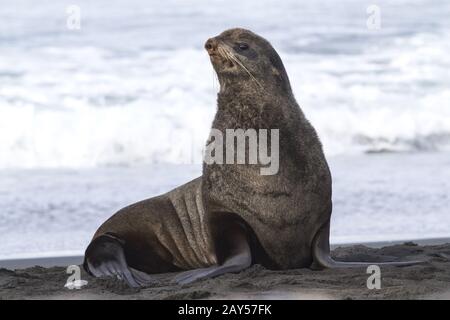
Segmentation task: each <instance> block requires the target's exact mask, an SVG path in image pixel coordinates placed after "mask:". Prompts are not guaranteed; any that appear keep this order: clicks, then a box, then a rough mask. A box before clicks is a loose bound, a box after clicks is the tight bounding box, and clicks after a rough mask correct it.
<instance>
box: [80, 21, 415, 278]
mask: <svg viewBox="0 0 450 320" xmlns="http://www.w3.org/2000/svg"><path fill="white" fill-rule="evenodd" d="M205 48H206V50H207V52H208V54H209V55H210V60H211V62H212V65H213V67H214V69H215V71H216V73H217V76H218V79H219V83H220V91H219V93H218V98H217V101H218V107H217V113H216V116H215V118H214V121H213V124H212V128H214V129H215V130H219V131H220V132H225V131H226V130H227V129H243V130H247V129H255V130H257V131H258V130H262V129H264V130H267V129H269V130H270V129H278V130H279V170H278V172H277V173H276V174H273V175H261V173H260V169H261V167H263V165H262V164H261V163H256V164H220V163H212V164H207V163H205V164H204V165H203V174H202V176H201V177H199V178H197V179H194V180H192V181H191V182H189V183H187V184H185V185H182V186H180V187H178V188H176V189H174V190H172V191H170V192H168V193H166V194H164V195H161V196H158V197H155V198H151V199H148V200H144V201H141V202H138V203H136V204H133V205H131V206H128V207H125V208H124V209H122V210H120V211H119V212H117V213H116V214H115V215H113V216H112V217H111V218H110V219H108V220H107V221H106V222H105V223H104V224H103V225H102V226H100V228H99V229H98V230H97V232H96V233H95V235H94V237H93V240H92V241H91V243H90V244H89V246H88V248H87V249H86V253H85V261H84V267H85V269H86V270H87V271H88V272H89V273H90V274H92V275H94V276H117V277H119V278H121V279H124V280H125V281H127V282H128V283H129V284H130V285H132V286H144V285H148V284H151V282H152V277H151V276H150V275H151V274H153V273H162V272H175V271H183V270H188V271H185V272H182V273H179V274H178V275H177V276H176V277H175V281H178V282H180V283H189V282H192V281H194V280H196V279H199V278H205V277H213V276H217V275H220V274H223V273H226V272H237V271H240V270H243V269H245V268H247V267H248V266H250V265H251V264H254V263H260V264H262V265H264V266H266V267H268V268H271V269H292V268H302V267H310V268H314V269H321V268H333V267H365V266H368V265H370V264H373V263H368V262H361V263H359V262H337V261H334V260H333V259H332V258H331V257H330V247H329V232H330V230H329V229H330V217H331V212H332V199H331V195H332V190H331V174H330V170H329V168H328V164H327V161H326V159H325V156H324V154H323V151H322V145H321V143H320V140H319V138H318V136H317V134H316V131H315V130H314V128H313V127H312V125H311V124H310V123H309V121H308V120H307V119H306V117H305V116H304V114H303V112H302V111H301V109H300V107H299V105H298V104H297V102H296V100H295V98H294V95H293V93H292V90H291V86H290V82H289V79H288V76H287V73H286V71H285V68H284V66H283V63H282V61H281V59H280V57H279V56H278V54H277V52H276V51H275V50H274V48H273V47H272V46H271V44H270V43H269V42H268V41H267V40H265V39H264V38H262V37H260V36H258V35H256V34H255V33H253V32H251V31H249V30H245V29H240V28H236V29H230V30H227V31H224V32H223V33H221V34H220V35H218V36H216V37H214V38H211V39H209V40H208V41H207V42H206V44H205ZM209 142H211V138H210V139H209ZM226 143H233V144H234V141H227V142H226ZM269 143H270V142H269ZM248 151H249V150H248V146H247V149H246V152H247V153H248ZM233 156H234V154H233ZM415 263H417V262H415V261H411V262H393V263H376V264H378V265H382V264H391V265H397V266H402V265H411V264H415Z"/></svg>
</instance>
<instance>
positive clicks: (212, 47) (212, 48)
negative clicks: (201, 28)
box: [205, 38, 218, 55]
mask: <svg viewBox="0 0 450 320" xmlns="http://www.w3.org/2000/svg"><path fill="white" fill-rule="evenodd" d="M217 46H218V42H217V40H216V39H215V38H210V39H208V40H207V41H206V43H205V49H206V51H208V54H209V55H214V54H216V53H217Z"/></svg>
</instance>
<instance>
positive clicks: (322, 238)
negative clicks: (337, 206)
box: [311, 221, 424, 269]
mask: <svg viewBox="0 0 450 320" xmlns="http://www.w3.org/2000/svg"><path fill="white" fill-rule="evenodd" d="M329 236H330V221H328V222H327V223H325V224H324V225H323V226H322V227H321V228H320V229H319V231H318V232H317V234H316V236H315V238H314V240H313V244H312V253H313V259H314V261H313V264H312V266H311V268H313V269H323V268H367V267H368V266H371V265H377V266H396V267H407V266H412V265H416V264H422V263H424V261H395V262H342V261H336V260H334V259H333V258H331V256H330V241H329Z"/></svg>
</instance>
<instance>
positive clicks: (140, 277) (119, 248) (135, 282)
mask: <svg viewBox="0 0 450 320" xmlns="http://www.w3.org/2000/svg"><path fill="white" fill-rule="evenodd" d="M123 248H124V241H123V240H121V239H120V238H118V237H117V236H115V235H113V234H109V233H106V234H103V235H101V236H99V237H97V238H95V239H94V240H93V241H92V242H91V243H90V244H89V246H88V247H87V249H86V252H85V256H84V263H83V267H84V269H85V270H86V271H87V272H88V273H89V274H90V275H92V276H94V277H116V278H118V279H120V280H123V281H125V282H126V283H128V285H129V286H131V287H134V288H137V287H143V286H146V285H148V284H150V283H152V281H151V279H150V276H149V275H147V274H146V273H144V272H141V271H138V270H135V269H133V268H129V267H128V265H127V261H126V259H125V253H124V249H123Z"/></svg>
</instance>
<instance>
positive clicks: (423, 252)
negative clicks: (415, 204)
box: [0, 243, 450, 299]
mask: <svg viewBox="0 0 450 320" xmlns="http://www.w3.org/2000/svg"><path fill="white" fill-rule="evenodd" d="M333 256H334V257H335V258H337V259H339V260H343V261H345V260H347V261H348V260H354V261H375V262H382V261H393V260H399V261H402V260H424V261H426V263H424V264H421V265H416V266H409V267H382V268H381V289H379V290H377V289H372V290H369V289H367V286H366V281H367V278H368V277H369V274H367V273H366V270H365V269H338V270H323V271H313V270H309V269H298V270H287V271H270V270H267V269H265V268H263V267H262V266H259V265H255V266H253V267H251V268H249V269H248V270H246V271H244V272H241V273H239V274H228V275H223V276H220V277H218V278H215V279H209V280H203V281H198V282H196V283H193V284H190V285H174V284H171V283H170V279H171V277H172V274H164V275H159V276H158V277H157V283H155V285H154V286H152V287H150V288H144V289H131V288H128V287H127V286H125V285H124V284H122V283H121V282H120V281H118V280H109V279H94V278H92V277H90V276H88V275H87V274H86V273H85V272H84V271H82V274H81V278H82V279H83V280H87V281H88V282H89V283H88V285H86V286H85V287H83V288H82V289H79V290H77V289H72V290H69V289H67V288H64V284H65V283H66V280H67V277H68V274H66V269H65V268H63V267H51V268H43V267H33V268H27V269H23V270H16V271H11V270H7V269H0V299H450V244H442V245H433V246H418V245H416V244H414V243H404V244H400V245H393V246H388V247H383V248H369V247H366V246H362V245H356V246H350V247H343V248H337V249H335V250H334V251H333Z"/></svg>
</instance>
